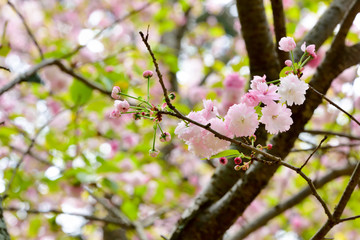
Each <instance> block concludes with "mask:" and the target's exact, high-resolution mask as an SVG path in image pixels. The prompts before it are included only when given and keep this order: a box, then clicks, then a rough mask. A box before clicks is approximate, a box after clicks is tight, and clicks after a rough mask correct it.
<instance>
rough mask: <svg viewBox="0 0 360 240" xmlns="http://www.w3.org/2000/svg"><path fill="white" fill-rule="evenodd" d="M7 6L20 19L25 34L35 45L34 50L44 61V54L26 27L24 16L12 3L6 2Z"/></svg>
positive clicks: (27, 26)
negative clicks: (35, 49)
mask: <svg viewBox="0 0 360 240" xmlns="http://www.w3.org/2000/svg"><path fill="white" fill-rule="evenodd" d="M7 4H9V6H10V7H11V8H12V9H13V10H14V11H15V12H16V14H17V15H18V16H19V17H20V19H21V21H22V23H23V25H24V27H25V29H26V32H27V33H28V34H29V36H30V38H31V40H32V41H33V43H34V44H35V46H36V48H37V49H38V51H39V54H40V57H41V60H44V54H43V52H42V50H41V48H40V45H39V43H38V42H37V41H36V38H35V36H34V34H33V33H32V31H31V29H30V27H29V25H27V23H26V20H25V18H24V16H23V15H22V14H21V13H20V12H19V11H18V10H17V9H16V7H15V5H14V4H13V3H12V2H10V1H7Z"/></svg>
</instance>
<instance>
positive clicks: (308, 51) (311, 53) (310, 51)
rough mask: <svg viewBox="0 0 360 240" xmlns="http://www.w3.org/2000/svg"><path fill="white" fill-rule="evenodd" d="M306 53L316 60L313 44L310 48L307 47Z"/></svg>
mask: <svg viewBox="0 0 360 240" xmlns="http://www.w3.org/2000/svg"><path fill="white" fill-rule="evenodd" d="M306 52H307V53H309V54H310V56H312V57H313V58H316V57H317V56H316V53H315V45H314V44H311V45H309V46H307V47H306Z"/></svg>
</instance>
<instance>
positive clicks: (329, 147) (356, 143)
mask: <svg viewBox="0 0 360 240" xmlns="http://www.w3.org/2000/svg"><path fill="white" fill-rule="evenodd" d="M359 145H360V142H355V143H344V144H339V145H335V146H330V145H327V146H323V147H320V148H319V149H321V150H325V149H332V148H341V147H356V146H359ZM314 149H316V148H305V149H292V150H291V152H306V151H313V150H314Z"/></svg>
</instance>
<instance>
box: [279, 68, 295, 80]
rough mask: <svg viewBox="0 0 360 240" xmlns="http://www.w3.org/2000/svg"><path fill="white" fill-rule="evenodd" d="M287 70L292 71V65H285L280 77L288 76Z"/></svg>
mask: <svg viewBox="0 0 360 240" xmlns="http://www.w3.org/2000/svg"><path fill="white" fill-rule="evenodd" d="M287 71H292V68H291V67H284V68H283V69H282V70H281V72H280V74H279V77H281V78H282V77H286V74H285V72H287Z"/></svg>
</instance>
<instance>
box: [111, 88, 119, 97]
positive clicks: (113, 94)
mask: <svg viewBox="0 0 360 240" xmlns="http://www.w3.org/2000/svg"><path fill="white" fill-rule="evenodd" d="M120 92H121V90H120V87H118V86H114V87H113V89H112V91H111V97H112V98H114V99H120V94H119V93H120Z"/></svg>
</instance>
